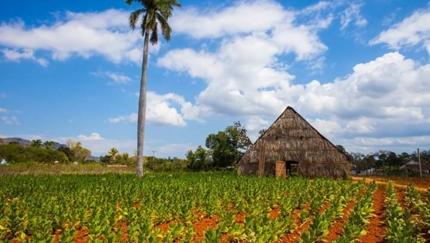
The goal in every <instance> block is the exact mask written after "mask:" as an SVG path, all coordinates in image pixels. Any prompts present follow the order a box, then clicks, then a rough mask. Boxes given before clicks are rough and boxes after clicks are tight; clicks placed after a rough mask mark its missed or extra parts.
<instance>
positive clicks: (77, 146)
mask: <svg viewBox="0 0 430 243" xmlns="http://www.w3.org/2000/svg"><path fill="white" fill-rule="evenodd" d="M67 146H68V147H69V148H70V151H71V153H72V154H73V162H81V163H82V162H84V161H85V158H86V157H87V156H88V155H90V154H91V151H90V150H89V149H86V148H84V147H82V143H81V142H75V141H73V140H72V139H69V140H67Z"/></svg>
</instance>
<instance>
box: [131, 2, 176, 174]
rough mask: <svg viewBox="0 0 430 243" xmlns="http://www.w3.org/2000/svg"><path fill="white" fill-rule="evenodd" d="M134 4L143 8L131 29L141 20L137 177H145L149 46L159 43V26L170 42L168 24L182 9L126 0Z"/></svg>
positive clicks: (132, 18)
mask: <svg viewBox="0 0 430 243" xmlns="http://www.w3.org/2000/svg"><path fill="white" fill-rule="evenodd" d="M133 2H136V3H139V4H141V5H142V7H143V8H141V9H138V10H136V11H134V12H132V13H131V14H130V18H129V21H130V27H131V28H132V29H133V30H134V29H135V28H136V25H137V23H138V20H139V16H140V15H143V18H142V21H141V22H140V29H141V31H142V36H143V38H144V40H143V61H142V75H141V78H140V95H139V112H138V118H137V176H138V177H139V178H141V177H142V176H143V146H144V137H145V117H146V76H147V71H148V45H149V41H150V42H151V44H153V45H154V44H157V43H158V25H160V29H161V34H162V35H163V37H164V39H165V40H166V41H168V40H170V33H171V32H172V29H171V28H170V26H169V24H168V22H167V21H168V19H169V18H170V17H171V16H172V11H173V7H174V6H176V7H181V4H180V3H179V2H177V1H176V0H126V3H127V4H128V5H131V4H132V3H133Z"/></svg>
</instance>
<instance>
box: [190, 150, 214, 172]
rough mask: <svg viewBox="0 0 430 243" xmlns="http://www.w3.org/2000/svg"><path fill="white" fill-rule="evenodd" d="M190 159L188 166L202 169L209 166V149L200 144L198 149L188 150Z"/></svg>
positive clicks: (193, 168)
mask: <svg viewBox="0 0 430 243" xmlns="http://www.w3.org/2000/svg"><path fill="white" fill-rule="evenodd" d="M186 156H187V160H188V168H190V169H192V170H201V169H204V168H206V167H208V165H209V163H210V160H209V151H208V150H206V149H204V148H203V147H202V146H200V145H199V146H198V147H197V149H196V151H195V152H193V151H191V150H190V151H188V152H187V154H186Z"/></svg>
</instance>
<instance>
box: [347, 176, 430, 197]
mask: <svg viewBox="0 0 430 243" xmlns="http://www.w3.org/2000/svg"><path fill="white" fill-rule="evenodd" d="M352 179H353V180H354V181H362V180H364V182H365V183H367V184H369V183H371V182H373V181H375V183H376V184H378V185H384V186H386V185H387V184H388V182H386V181H380V180H377V179H373V178H365V177H357V176H352ZM393 182H394V184H393V186H394V187H395V188H399V189H406V188H408V186H406V185H401V184H396V183H395V181H393ZM414 187H415V189H417V191H419V192H421V193H424V192H427V188H425V187H418V186H414Z"/></svg>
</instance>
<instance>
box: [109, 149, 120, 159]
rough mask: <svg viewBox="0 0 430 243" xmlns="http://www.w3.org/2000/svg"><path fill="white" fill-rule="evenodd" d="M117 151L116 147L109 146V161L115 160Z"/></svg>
mask: <svg viewBox="0 0 430 243" xmlns="http://www.w3.org/2000/svg"><path fill="white" fill-rule="evenodd" d="M118 153H119V151H118V149H116V148H111V149H110V150H109V153H108V156H110V157H111V161H115V157H116V155H117V154H118Z"/></svg>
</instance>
